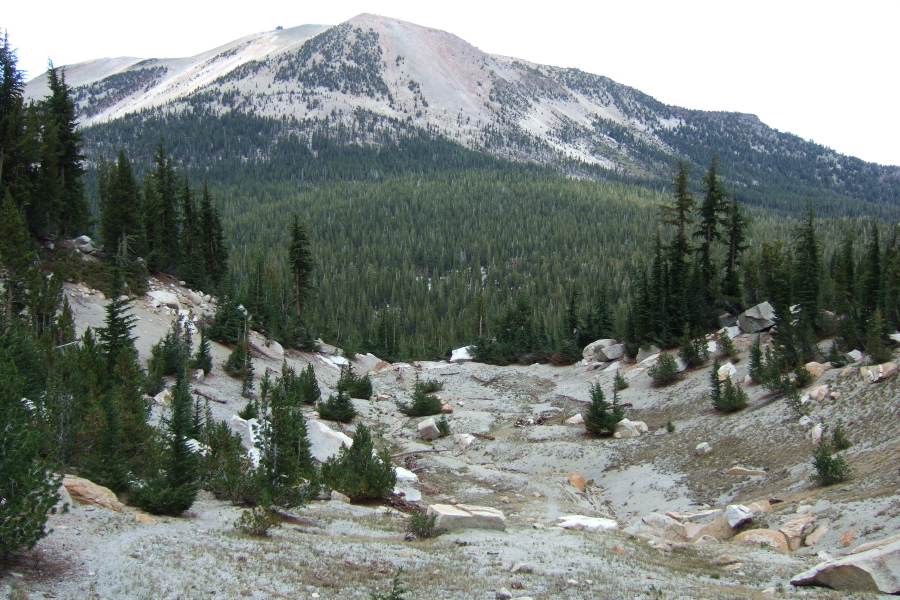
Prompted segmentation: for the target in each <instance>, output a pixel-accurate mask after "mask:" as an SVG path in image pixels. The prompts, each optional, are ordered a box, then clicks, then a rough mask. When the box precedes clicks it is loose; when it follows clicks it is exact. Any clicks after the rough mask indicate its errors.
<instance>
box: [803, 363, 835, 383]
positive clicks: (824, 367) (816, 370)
mask: <svg viewBox="0 0 900 600" xmlns="http://www.w3.org/2000/svg"><path fill="white" fill-rule="evenodd" d="M804 367H805V368H806V371H807V373H809V374H810V375H811V376H812V380H813V381H815V380H816V379H818V378H819V377H821V376H822V373H824V372H825V371H828V370H829V369H833V368H834V367H832V366H831V363H818V362H815V361H813V362H808V363H806V364H805V365H804Z"/></svg>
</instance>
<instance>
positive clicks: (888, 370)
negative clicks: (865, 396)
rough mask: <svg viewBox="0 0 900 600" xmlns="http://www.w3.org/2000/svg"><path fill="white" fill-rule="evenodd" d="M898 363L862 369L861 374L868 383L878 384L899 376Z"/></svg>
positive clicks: (860, 369)
mask: <svg viewBox="0 0 900 600" xmlns="http://www.w3.org/2000/svg"><path fill="white" fill-rule="evenodd" d="M897 370H898V368H897V365H896V363H892V362H887V363H884V364H881V365H873V366H871V367H860V368H859V374H860V376H861V377H862V379H863V381H865V382H866V383H877V382H879V381H884V380H885V379H887V378H888V377H893V376H894V375H896V374H897Z"/></svg>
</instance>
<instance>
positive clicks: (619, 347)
mask: <svg viewBox="0 0 900 600" xmlns="http://www.w3.org/2000/svg"><path fill="white" fill-rule="evenodd" d="M623 356H625V344H613V345H612V346H607V347H606V348H601V349H600V351H599V352H598V353H597V359H598V360H600V361H602V362H612V361H614V360H619V359H620V358H622V357H623Z"/></svg>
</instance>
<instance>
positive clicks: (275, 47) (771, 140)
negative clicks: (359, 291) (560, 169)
mask: <svg viewBox="0 0 900 600" xmlns="http://www.w3.org/2000/svg"><path fill="white" fill-rule="evenodd" d="M115 61H119V62H115ZM113 63H115V64H113ZM101 66H102V68H101ZM117 66H119V70H118V71H115V68H116V67H117ZM113 71H115V72H113ZM66 73H67V80H68V82H69V84H70V85H71V86H72V87H73V88H74V91H75V95H76V101H77V103H78V106H79V110H80V113H81V119H82V121H81V122H82V125H83V126H85V127H89V126H91V125H93V124H98V123H103V122H109V121H114V120H116V119H119V118H121V117H123V116H126V115H128V114H132V113H138V112H141V111H146V110H157V111H158V110H162V111H170V112H173V113H177V112H179V111H184V110H185V109H186V108H187V107H189V106H191V107H194V108H197V107H198V106H200V107H202V108H203V109H204V110H205V111H210V112H212V113H214V114H220V115H221V114H225V113H227V112H230V111H237V112H242V113H245V114H251V115H254V116H260V117H265V118H272V119H280V120H284V119H287V120H288V121H287V122H288V123H289V128H291V129H293V130H294V131H302V130H304V128H306V129H308V128H309V124H315V123H320V122H322V120H329V119H330V120H333V121H339V122H342V123H352V122H353V120H354V119H355V118H356V117H355V113H358V111H363V112H365V113H368V114H371V115H374V116H375V117H377V118H380V119H386V120H394V121H403V122H405V123H407V124H409V125H410V126H413V127H418V128H422V129H425V130H428V131H431V132H433V133H434V134H439V135H442V136H444V137H446V138H447V139H449V140H451V141H454V142H456V143H459V144H461V145H463V146H465V147H468V148H471V149H474V150H478V151H484V152H488V153H490V154H493V155H496V156H500V157H502V158H509V159H513V160H517V161H529V162H537V163H543V164H555V165H565V164H567V163H568V164H583V165H587V166H593V167H597V168H601V169H603V170H606V171H614V172H618V173H622V174H627V175H637V176H649V177H654V178H657V177H664V178H666V177H668V175H669V173H671V169H672V166H673V164H674V163H675V161H676V160H679V159H684V160H688V161H690V162H692V163H694V164H697V165H700V166H705V165H708V164H709V161H710V160H711V158H712V155H713V154H718V155H719V160H720V163H721V164H722V168H723V175H724V176H725V177H726V178H727V179H728V180H729V182H730V184H731V186H732V187H733V188H734V189H736V190H738V191H740V190H743V191H744V192H745V193H747V194H749V195H751V196H752V195H756V196H758V197H759V198H763V197H765V196H766V195H769V194H770V190H769V188H771V187H772V186H773V185H775V186H776V187H778V188H779V193H780V192H781V191H782V190H785V189H794V188H796V190H797V192H796V193H797V194H799V195H801V196H802V195H814V194H818V193H819V192H820V191H822V190H824V191H827V192H829V193H830V192H835V193H837V194H840V195H843V196H848V197H852V198H858V199H863V200H872V201H878V202H881V201H886V202H888V203H891V204H898V203H900V168H898V167H886V166H881V165H877V164H875V163H867V162H865V161H862V160H860V159H857V158H854V157H848V156H844V155H841V154H839V153H837V152H835V151H833V150H831V149H829V148H826V147H824V146H821V145H818V144H814V143H812V142H808V141H806V140H802V139H801V138H799V137H798V136H794V135H792V134H787V133H782V132H779V131H777V130H775V129H773V128H771V127H768V126H766V125H765V124H764V123H762V121H760V120H759V118H758V117H757V116H755V115H752V114H748V113H735V112H727V111H701V110H694V109H688V108H682V107H677V106H670V105H667V104H664V103H662V102H660V101H658V100H656V99H655V98H653V97H651V96H649V95H647V94H645V93H643V92H641V91H640V90H637V89H635V88H631V87H629V86H626V85H622V84H619V83H617V82H615V81H613V80H612V79H609V78H608V77H605V76H602V75H595V74H591V73H587V72H585V71H581V70H578V69H574V68H562V67H554V66H550V65H541V64H537V63H532V62H529V61H526V60H523V59H516V58H513V57H506V56H502V55H499V54H490V53H486V52H483V51H481V50H480V49H478V48H477V47H475V46H473V45H471V44H469V43H468V42H466V41H465V40H463V39H461V38H459V37H458V36H456V35H454V34H452V33H448V32H444V31H441V30H438V29H432V28H428V27H423V26H420V25H416V24H413V23H409V22H406V21H401V20H398V19H393V18H390V17H384V16H378V15H372V14H368V13H363V14H361V15H358V16H356V17H353V18H352V19H349V20H348V21H345V22H343V23H341V24H338V25H335V26H324V25H301V26H298V27H293V28H290V29H283V30H275V31H270V32H263V33H260V34H252V35H249V36H245V37H243V38H239V39H238V40H235V41H233V42H230V43H226V44H223V45H221V46H218V47H217V48H214V49H212V50H209V51H207V52H205V53H201V54H198V55H196V56H195V57H189V58H183V59H148V60H137V59H135V62H129V60H127V59H121V58H120V59H106V62H105V63H104V62H103V61H102V60H101V61H100V62H99V63H98V62H97V61H91V62H89V63H80V64H79V65H74V66H71V67H67V68H66ZM42 77H45V76H42ZM42 85H44V84H43V83H42V78H37V79H34V80H32V81H31V82H29V83H28V86H27V90H26V93H27V95H28V96H29V97H32V98H35V97H39V96H40V93H41V91H42V87H41V86H42ZM350 142H351V143H356V144H371V143H375V142H374V138H373V137H372V136H371V135H367V133H366V132H365V131H362V132H357V133H356V137H355V139H353V140H351V141H350ZM773 162H777V163H778V164H777V165H775V164H773ZM732 164H734V165H735V166H732ZM570 172H572V171H571V168H570ZM573 173H574V172H573ZM798 179H799V180H801V183H799V184H797V183H796V180H798ZM785 181H786V182H787V183H785ZM754 188H759V189H758V190H754ZM791 193H792V194H793V193H794V192H791Z"/></svg>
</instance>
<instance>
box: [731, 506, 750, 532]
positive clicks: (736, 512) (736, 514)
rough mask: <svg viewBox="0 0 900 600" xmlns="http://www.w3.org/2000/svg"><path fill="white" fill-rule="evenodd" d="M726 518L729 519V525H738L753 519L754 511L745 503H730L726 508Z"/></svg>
mask: <svg viewBox="0 0 900 600" xmlns="http://www.w3.org/2000/svg"><path fill="white" fill-rule="evenodd" d="M725 518H726V519H728V525H730V526H731V527H737V526H738V525H740V524H741V523H746V522H747V521H749V520H750V519H752V518H753V513H752V512H751V511H750V509H749V508H747V507H746V506H744V505H743V504H729V505H728V507H727V508H726V509H725Z"/></svg>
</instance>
